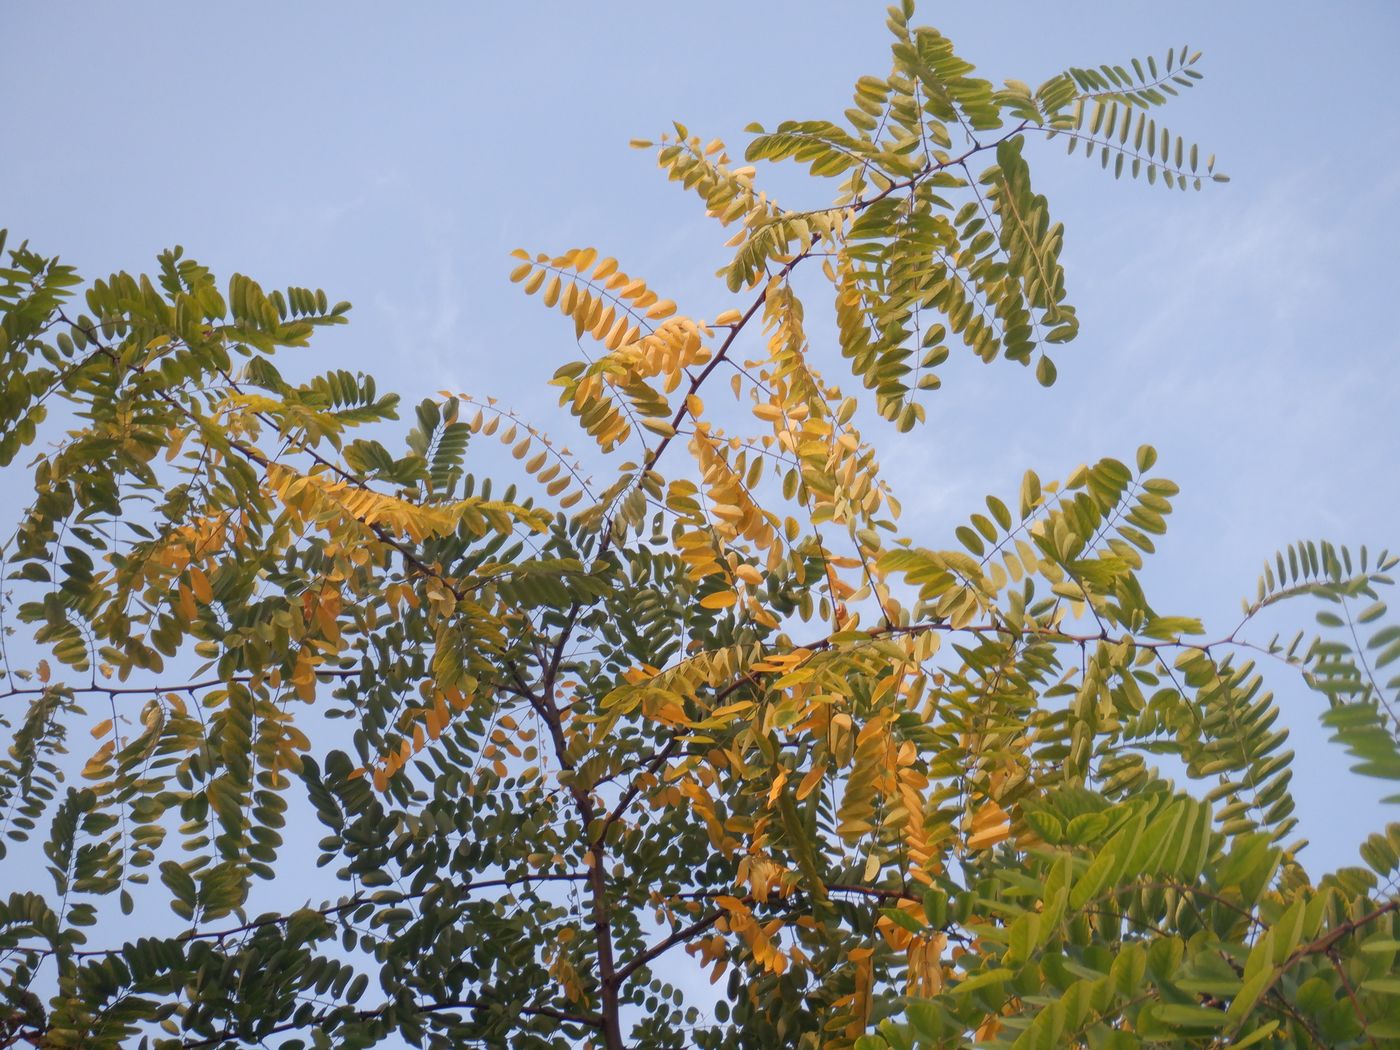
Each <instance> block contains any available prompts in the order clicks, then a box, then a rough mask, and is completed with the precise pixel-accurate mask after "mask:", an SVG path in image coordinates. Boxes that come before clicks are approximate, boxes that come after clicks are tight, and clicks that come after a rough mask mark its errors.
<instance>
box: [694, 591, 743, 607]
mask: <svg viewBox="0 0 1400 1050" xmlns="http://www.w3.org/2000/svg"><path fill="white" fill-rule="evenodd" d="M738 600H739V596H738V595H737V594H735V593H734V592H733V591H716V592H715V593H714V594H707V595H705V597H703V598H701V599H700V607H701V608H702V609H728V608H729V607H730V606H731V605H733V604H734V603H735V602H737V601H738Z"/></svg>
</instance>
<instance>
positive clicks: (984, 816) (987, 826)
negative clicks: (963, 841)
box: [967, 800, 1011, 849]
mask: <svg viewBox="0 0 1400 1050" xmlns="http://www.w3.org/2000/svg"><path fill="white" fill-rule="evenodd" d="M967 830H968V836H967V848H968V849H987V848H988V847H991V846H995V845H996V844H997V843H998V842H1002V841H1004V840H1005V839H1006V838H1007V837H1008V836H1009V835H1010V834H1011V818H1010V817H1008V816H1007V815H1006V810H1004V809H1002V808H1001V807H1000V806H999V805H997V804H996V803H995V802H992V801H990V800H989V801H988V802H986V803H985V804H984V805H983V806H982V807H981V808H979V809H978V810H977V811H976V812H975V813H973V814H972V819H971V820H970V821H969V822H968V828H967Z"/></svg>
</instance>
